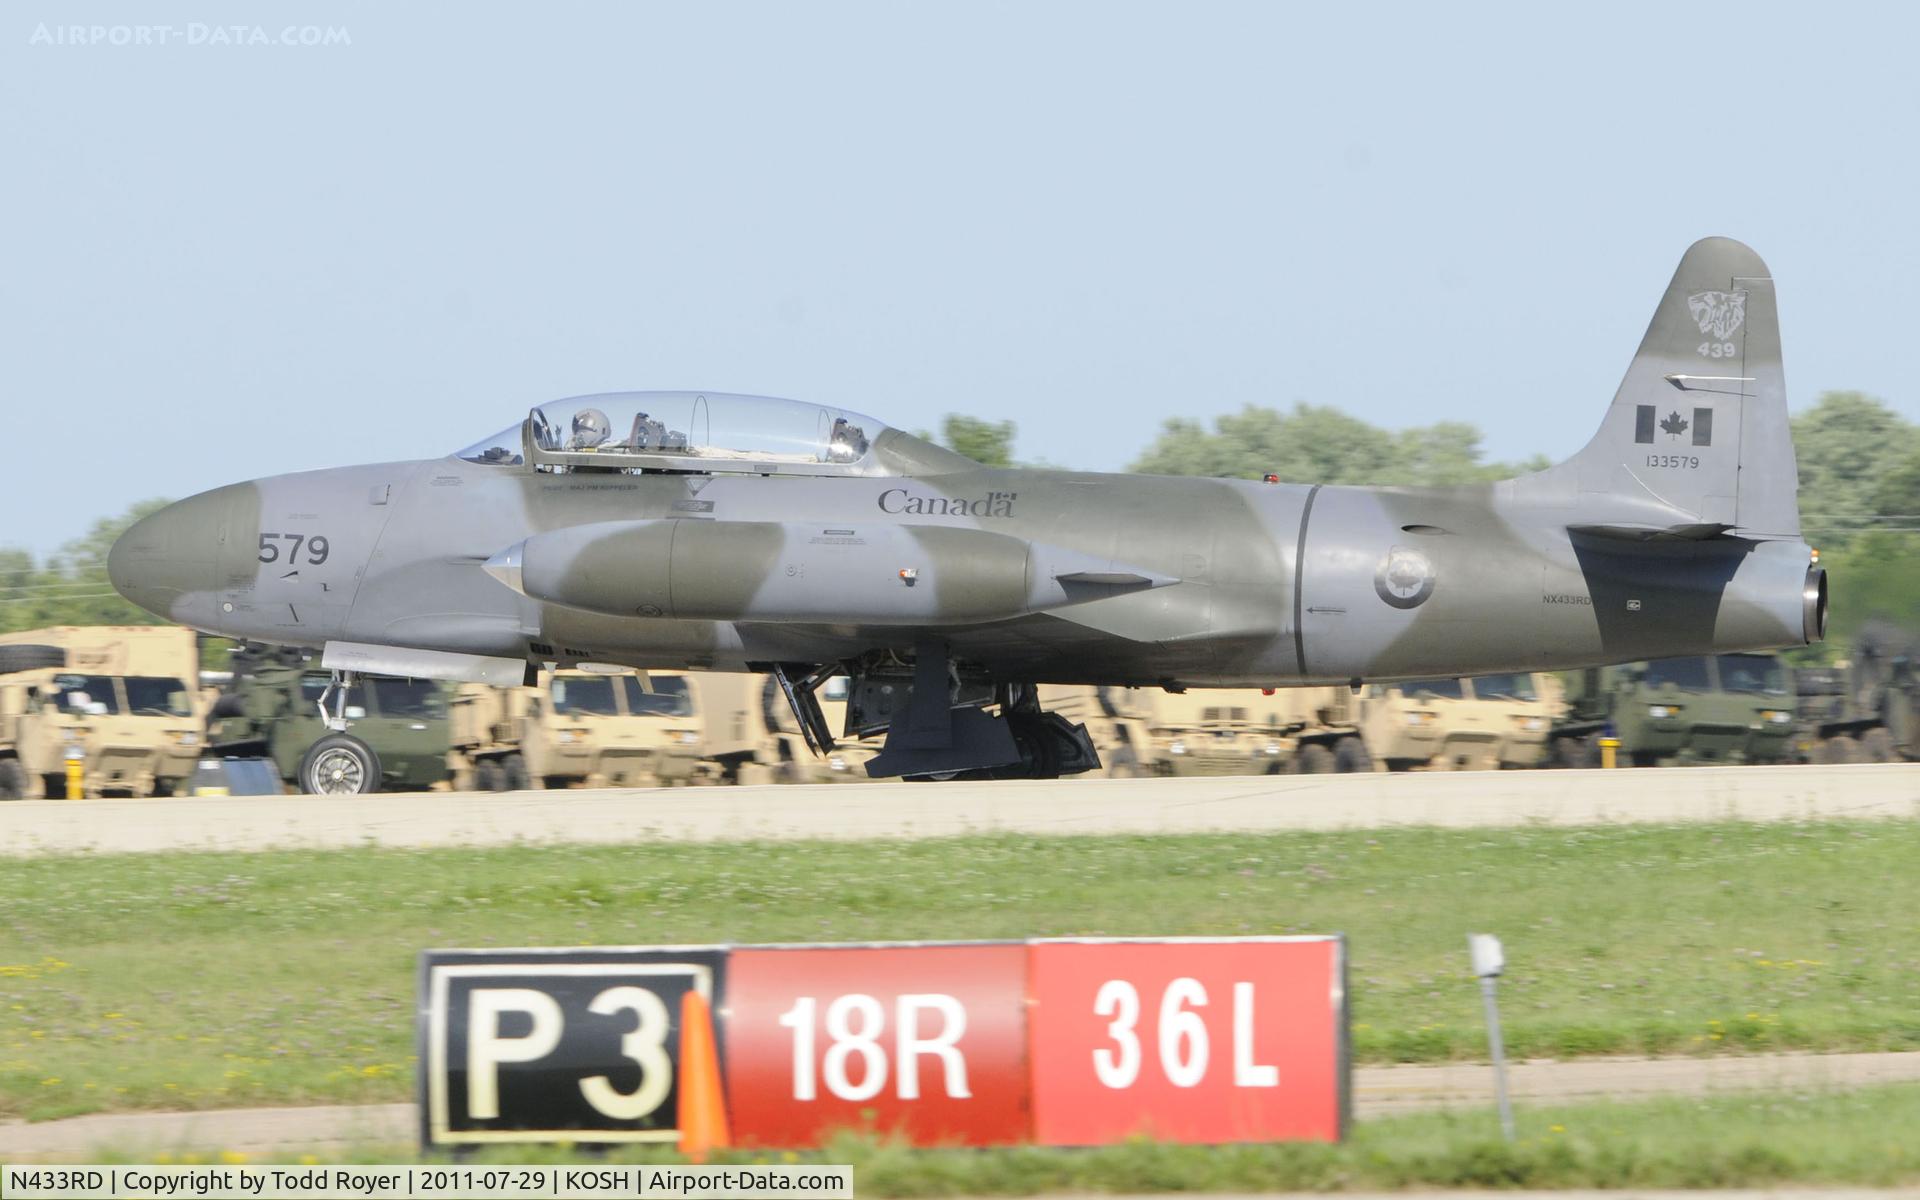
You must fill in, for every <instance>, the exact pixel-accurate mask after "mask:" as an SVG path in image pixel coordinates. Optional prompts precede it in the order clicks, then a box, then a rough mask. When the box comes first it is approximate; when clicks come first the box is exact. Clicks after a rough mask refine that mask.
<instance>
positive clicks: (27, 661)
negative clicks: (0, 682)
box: [0, 642, 67, 675]
mask: <svg viewBox="0 0 1920 1200" xmlns="http://www.w3.org/2000/svg"><path fill="white" fill-rule="evenodd" d="M66 665H67V652H66V651H65V650H62V649H61V648H60V647H58V646H41V645H37V644H34V643H30V642H22V643H20V644H18V645H14V646H0V675H10V674H12V673H13V672H15V671H44V670H46V669H47V668H48V667H64V666H66Z"/></svg>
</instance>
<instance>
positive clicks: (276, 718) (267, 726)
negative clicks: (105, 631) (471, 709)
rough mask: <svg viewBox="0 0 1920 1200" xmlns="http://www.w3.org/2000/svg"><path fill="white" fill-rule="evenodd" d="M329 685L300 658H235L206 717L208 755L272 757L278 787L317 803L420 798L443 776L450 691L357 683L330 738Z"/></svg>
mask: <svg viewBox="0 0 1920 1200" xmlns="http://www.w3.org/2000/svg"><path fill="white" fill-rule="evenodd" d="M328 679H329V673H328V672H327V671H325V670H322V669H321V668H320V667H319V665H318V664H316V663H312V662H309V661H307V659H306V657H305V656H304V655H303V654H301V653H300V652H299V651H294V650H287V651H279V652H256V653H242V654H238V655H236V656H235V660H234V671H233V680H232V682H231V683H230V684H229V685H228V686H227V689H226V690H225V691H224V692H223V693H222V694H221V696H220V697H219V699H217V700H215V701H214V704H213V709H212V711H211V712H210V713H209V714H208V719H207V744H208V746H209V748H210V750H211V752H212V753H214V754H216V755H218V756H220V757H223V758H257V757H265V758H270V759H272V760H273V763H274V765H275V767H276V768H278V770H279V772H280V777H281V778H282V779H285V780H286V781H287V782H289V783H292V784H294V785H296V786H298V787H299V789H300V790H301V791H303V792H311V793H316V794H320V795H351V794H353V793H357V792H378V791H422V790H425V789H426V788H429V787H432V786H433V785H434V784H436V783H440V782H442V781H444V780H445V779H446V778H447V775H448V766H447V757H448V754H447V752H448V750H449V748H450V745H451V738H450V732H449V726H448V721H447V710H448V704H449V701H450V700H451V691H452V689H451V688H450V687H449V686H448V685H446V684H443V683H435V682H432V681H429V680H420V679H390V678H386V677H384V676H371V675H370V676H363V677H361V678H360V679H358V680H357V681H356V682H355V683H354V685H353V686H352V688H350V689H349V690H348V692H347V698H346V715H347V720H348V721H349V722H350V724H349V726H348V728H347V729H346V731H345V732H343V733H336V732H334V731H333V730H330V729H328V728H327V726H326V724H325V722H323V721H322V720H321V718H320V709H319V701H320V694H321V693H322V692H324V691H325V690H326V687H327V682H328Z"/></svg>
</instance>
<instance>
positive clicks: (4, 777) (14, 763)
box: [0, 758, 27, 800]
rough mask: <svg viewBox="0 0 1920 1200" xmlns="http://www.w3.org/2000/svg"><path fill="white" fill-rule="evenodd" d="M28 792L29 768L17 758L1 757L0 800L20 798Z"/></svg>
mask: <svg viewBox="0 0 1920 1200" xmlns="http://www.w3.org/2000/svg"><path fill="white" fill-rule="evenodd" d="M26 794H27V769H26V768H25V767H23V766H21V765H20V760H19V759H17V758H0V800H19V799H21V798H23V797H25V796H26Z"/></svg>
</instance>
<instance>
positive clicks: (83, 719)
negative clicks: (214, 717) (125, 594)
mask: <svg viewBox="0 0 1920 1200" xmlns="http://www.w3.org/2000/svg"><path fill="white" fill-rule="evenodd" d="M198 674H199V660H198V651H197V648H196V643H195V639H194V635H193V631H192V630H189V629H182V628H178V627H175V626H145V625H105V626H57V627H54V628H49V629H36V630H29V631H26V632H23V633H13V634H7V635H4V636H0V799H29V798H42V797H52V798H59V797H64V796H66V795H67V792H68V780H69V778H70V772H69V767H70V765H71V766H75V767H77V768H78V775H77V781H78V784H79V787H80V790H81V793H82V794H83V795H86V796H165V795H171V794H172V793H173V792H174V791H175V790H176V789H178V788H180V786H181V785H182V783H183V781H184V780H185V779H186V778H187V776H188V775H190V774H191V773H192V772H193V768H194V764H195V763H196V762H197V761H198V760H199V757H200V752H201V749H202V747H201V723H202V716H203V713H204V706H203V704H202V702H201V700H200V698H199V696H198V694H197V686H196V681H197V678H198Z"/></svg>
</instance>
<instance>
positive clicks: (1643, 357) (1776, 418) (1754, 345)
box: [1550, 238, 1800, 538]
mask: <svg viewBox="0 0 1920 1200" xmlns="http://www.w3.org/2000/svg"><path fill="white" fill-rule="evenodd" d="M1550 474H1552V475H1555V476H1558V477H1561V478H1562V479H1564V477H1565V474H1571V475H1572V476H1573V478H1574V479H1576V480H1577V483H1578V491H1579V493H1580V496H1579V499H1578V501H1577V502H1576V503H1577V504H1578V506H1579V507H1581V508H1583V509H1585V508H1589V507H1596V508H1600V509H1608V508H1612V509H1629V510H1631V509H1639V510H1642V513H1641V515H1643V516H1644V517H1645V519H1646V523H1647V524H1649V525H1651V526H1657V525H1658V524H1659V523H1660V522H1662V521H1666V522H1667V523H1668V524H1686V525H1695V526H1700V527H1705V528H1708V529H1711V528H1714V527H1723V528H1727V529H1731V530H1733V531H1735V532H1738V533H1740V534H1742V535H1744V536H1752V537H1761V538H1795V537H1798V536H1799V533H1800V509H1799V503H1798V500H1797V497H1796V492H1797V489H1798V487H1799V475H1798V470H1797V468H1796V466H1795V464H1794V458H1793V437H1792V432H1791V429H1790V427H1789V425H1788V422H1787V397H1786V375H1785V372H1784V371H1783V370H1782V368H1781V365H1780V318H1779V313H1778V311H1777V309H1776V307H1775V303H1774V291H1773V278H1772V276H1771V275H1769V274H1768V272H1767V265H1766V264H1765V263H1764V262H1762V261H1760V256H1759V255H1757V254H1755V253H1754V252H1753V251H1752V250H1750V249H1748V248H1747V247H1746V246H1743V245H1741V244H1740V243H1739V242H1736V241H1733V240H1731V239H1729V238H1705V239H1703V240H1701V241H1698V242H1695V243H1694V244H1693V245H1692V246H1691V247H1689V248H1688V250H1687V253H1686V255H1685V257H1683V258H1682V259H1681V260H1680V267H1679V269H1678V270H1677V271H1675V272H1674V275H1673V282H1671V283H1669V284H1668V285H1667V291H1666V294H1665V295H1664V296H1662V297H1661V298H1660V307H1659V308H1658V309H1656V310H1655V311H1654V314H1653V321H1652V323H1651V324H1649V325H1648V326H1647V333H1646V336H1645V337H1644V338H1643V339H1641V342H1640V350H1639V353H1637V354H1635V355H1634V357H1633V363H1632V364H1631V365H1630V366H1629V367H1628V368H1627V376H1626V378H1625V379H1624V380H1622V381H1621V384H1620V390H1619V392H1618V393H1616V394H1615V396H1614V398H1613V406H1612V407H1611V408H1609V409H1608V410H1607V415H1606V418H1605V420H1603V421H1602V422H1601V425H1600V431H1599V432H1598V433H1597V434H1595V435H1594V437H1593V440H1592V441H1590V442H1588V443H1587V445H1586V448H1585V449H1583V450H1581V451H1580V453H1578V454H1576V455H1574V457H1573V458H1571V459H1569V460H1568V461H1567V462H1566V463H1565V464H1563V465H1562V467H1561V468H1560V469H1558V470H1556V471H1554V472H1551V473H1550ZM1601 496H1605V497H1607V500H1608V502H1609V503H1604V504H1599V505H1596V504H1595V503H1594V502H1595V501H1597V500H1598V499H1599V497H1601ZM1623 502H1624V503H1623ZM1663 509H1664V510H1666V511H1665V512H1664V513H1663V512H1662V511H1661V510H1663Z"/></svg>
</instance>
